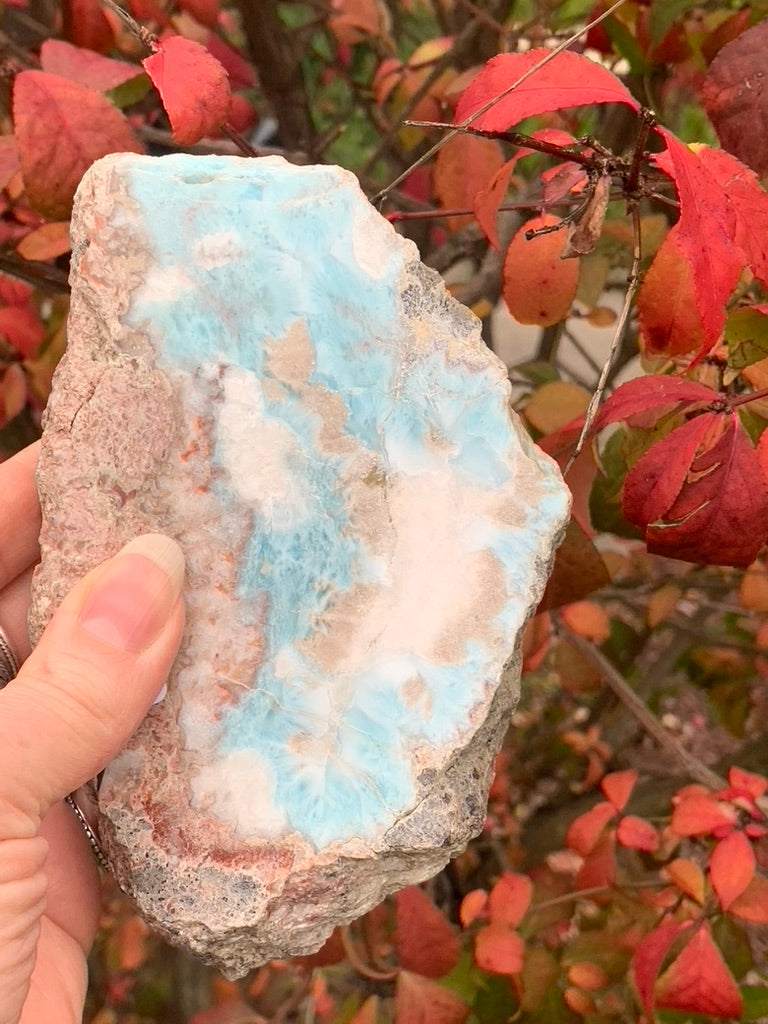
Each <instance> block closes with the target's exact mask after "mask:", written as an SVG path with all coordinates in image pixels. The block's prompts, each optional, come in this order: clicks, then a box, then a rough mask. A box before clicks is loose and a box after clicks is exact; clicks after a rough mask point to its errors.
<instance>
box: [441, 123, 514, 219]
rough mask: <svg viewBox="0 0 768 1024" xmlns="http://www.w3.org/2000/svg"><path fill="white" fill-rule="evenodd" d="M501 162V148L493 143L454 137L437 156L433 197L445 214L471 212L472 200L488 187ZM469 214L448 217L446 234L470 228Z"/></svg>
mask: <svg viewBox="0 0 768 1024" xmlns="http://www.w3.org/2000/svg"><path fill="white" fill-rule="evenodd" d="M503 162H504V157H503V156H502V152H501V147H500V146H499V144H498V142H494V140H493V139H482V138H479V137H478V136H477V135H457V136H456V137H455V138H453V139H450V140H449V141H448V142H447V143H446V144H445V145H444V146H443V148H442V149H441V150H440V152H439V153H438V154H437V159H436V161H435V176H434V187H435V195H436V196H437V199H438V201H439V203H440V205H441V206H442V207H443V209H445V210H464V209H467V208H471V207H472V204H473V202H474V199H475V196H476V195H477V193H478V192H479V191H480V189H481V188H483V187H484V186H485V185H487V184H488V183H489V182H490V180H491V179H492V178H493V176H494V175H495V174H496V172H497V171H498V170H499V168H500V167H501V166H502V164H503ZM471 220H472V216H471V214H467V215H466V216H463V217H447V218H446V220H445V224H446V227H447V228H448V230H449V231H458V230H459V228H462V227H464V225H465V224H469V223H470V221H471Z"/></svg>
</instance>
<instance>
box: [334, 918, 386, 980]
mask: <svg viewBox="0 0 768 1024" xmlns="http://www.w3.org/2000/svg"><path fill="white" fill-rule="evenodd" d="M339 933H340V935H341V944H342V946H343V947H344V952H345V953H346V954H347V960H349V963H350V966H351V967H353V968H354V969H355V970H356V971H357V973H358V974H359V975H360V976H361V977H362V978H367V979H368V980H369V981H394V980H395V978H396V977H397V974H398V969H395V970H393V971H377V970H376V969H375V968H374V967H371V965H370V964H367V963H365V961H364V960H362V959H361V958H360V955H359V954H358V952H357V946H356V945H355V941H354V939H353V938H352V933H351V932H350V930H349V925H345V926H344V927H343V928H340V929H339Z"/></svg>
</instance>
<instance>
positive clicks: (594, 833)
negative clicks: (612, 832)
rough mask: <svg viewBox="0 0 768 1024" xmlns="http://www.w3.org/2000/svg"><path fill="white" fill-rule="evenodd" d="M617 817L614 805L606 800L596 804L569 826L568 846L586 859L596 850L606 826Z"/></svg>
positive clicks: (566, 840) (567, 834) (566, 841)
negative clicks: (595, 847)
mask: <svg viewBox="0 0 768 1024" xmlns="http://www.w3.org/2000/svg"><path fill="white" fill-rule="evenodd" d="M615 817H616V809H615V808H614V807H613V805H612V804H609V803H606V802H605V801H604V800H603V801H601V802H600V803H599V804H595V806H594V807H592V808H591V809H590V810H588V811H586V813H584V814H580V815H579V816H578V818H574V820H573V821H572V822H571V824H570V825H569V826H568V831H567V833H566V836H565V843H566V846H568V847H570V849H571V850H575V851H576V853H580V854H581V856H582V857H586V856H587V854H588V853H590V851H591V850H592V849H593V848H594V846H595V844H596V843H597V840H598V839H599V838H600V835H601V834H602V831H603V829H604V828H605V826H606V825H607V824H608V822H609V821H610V820H611V819H612V818H615Z"/></svg>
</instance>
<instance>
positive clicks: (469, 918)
mask: <svg viewBox="0 0 768 1024" xmlns="http://www.w3.org/2000/svg"><path fill="white" fill-rule="evenodd" d="M487 902H488V893H487V892H486V891H485V889H473V890H472V892H468V893H467V895H466V896H465V897H464V899H463V900H462V901H461V906H460V907H459V920H460V921H461V923H462V925H463V927H464V928H468V927H469V926H470V925H471V924H472V922H473V921H476V920H477V919H478V917H481V916H483V915H484V913H485V906H486V904H487Z"/></svg>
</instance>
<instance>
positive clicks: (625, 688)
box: [568, 633, 726, 789]
mask: <svg viewBox="0 0 768 1024" xmlns="http://www.w3.org/2000/svg"><path fill="white" fill-rule="evenodd" d="M568 642H569V643H570V644H573V646H574V647H575V648H576V650H577V651H578V652H579V654H580V655H581V656H582V657H583V658H584V659H585V661H588V662H589V664H590V665H591V666H592V668H594V669H595V670H596V671H597V673H598V674H599V675H600V678H601V679H602V681H603V682H604V683H605V684H606V686H608V687H609V688H610V689H611V690H612V691H613V692H614V693H615V694H616V696H617V697H618V698H619V700H620V701H621V702H622V704H623V705H624V706H625V707H626V708H627V710H628V711H629V712H630V713H631V714H632V715H633V716H634V718H635V719H636V720H637V721H638V722H639V723H640V725H642V727H643V728H644V729H645V731H646V732H647V733H648V735H649V736H652V737H653V739H655V740H656V742H657V743H658V744H659V746H660V747H663V748H664V749H665V750H667V751H668V752H669V753H671V754H673V755H674V756H675V758H676V759H677V760H678V761H680V763H681V764H682V765H683V767H684V768H685V770H686V771H687V772H688V774H689V775H690V777H691V778H692V779H695V780H696V781H697V782H701V783H702V784H703V785H705V786H709V787H710V788H711V789H722V788H723V787H724V786H725V784H726V783H725V779H723V778H721V776H719V775H717V773H716V772H713V771H712V770H711V769H710V768H707V766H706V765H705V764H703V763H702V762H701V761H700V760H699V759H698V758H697V757H694V755H693V754H691V753H690V752H689V751H687V750H686V749H685V747H683V746H682V745H681V744H680V743H678V741H677V740H676V739H675V737H674V736H672V735H670V733H668V732H667V730H666V729H665V728H664V726H663V725H662V724H661V722H659V720H658V719H657V718H656V716H655V715H654V714H653V713H652V712H651V711H649V710H648V708H647V707H646V706H645V704H644V703H643V701H642V700H640V698H639V697H638V696H637V694H636V693H635V691H634V690H633V689H632V687H631V686H630V685H629V683H627V681H626V680H625V679H624V677H623V676H622V675H621V673H620V672H618V671H617V670H616V669H615V668H614V667H613V665H612V664H611V662H610V661H609V660H608V659H607V658H606V657H605V655H604V654H603V653H602V651H599V650H598V649H597V647H595V645H594V644H593V643H591V642H590V641H589V640H586V639H585V638H584V637H581V636H577V635H575V634H573V633H569V636H568Z"/></svg>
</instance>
